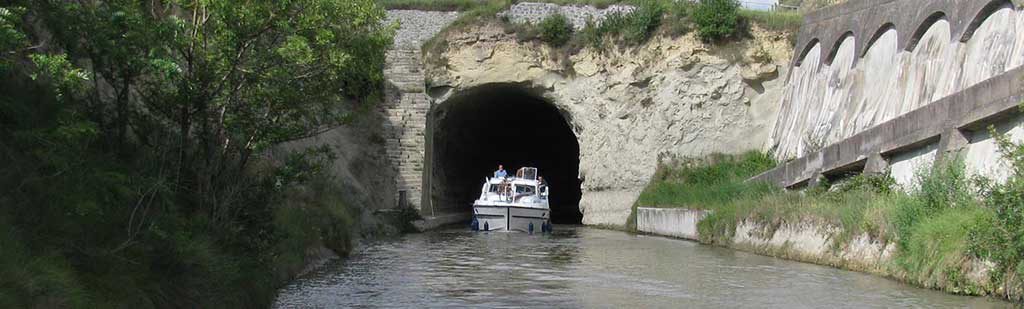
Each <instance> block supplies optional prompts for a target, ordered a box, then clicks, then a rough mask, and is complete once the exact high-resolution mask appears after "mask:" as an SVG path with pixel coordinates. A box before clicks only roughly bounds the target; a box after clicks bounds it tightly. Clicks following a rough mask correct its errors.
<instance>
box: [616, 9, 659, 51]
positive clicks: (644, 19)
mask: <svg viewBox="0 0 1024 309" xmlns="http://www.w3.org/2000/svg"><path fill="white" fill-rule="evenodd" d="M664 14H665V8H664V7H663V6H662V4H661V3H659V2H658V1H654V0H643V1H638V2H637V8H636V10H634V11H633V12H632V13H629V14H628V15H627V16H626V17H627V19H626V21H627V24H626V28H625V31H624V33H623V34H622V36H623V39H624V40H625V41H626V43H628V44H631V45H637V44H640V43H643V42H645V41H647V39H648V38H650V37H651V34H653V33H654V30H657V29H658V26H660V25H661V17H662V15H664Z"/></svg>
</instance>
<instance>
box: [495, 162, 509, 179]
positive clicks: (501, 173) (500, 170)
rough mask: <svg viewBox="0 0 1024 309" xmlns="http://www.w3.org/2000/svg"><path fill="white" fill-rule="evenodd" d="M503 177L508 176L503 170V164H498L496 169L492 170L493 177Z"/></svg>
mask: <svg viewBox="0 0 1024 309" xmlns="http://www.w3.org/2000/svg"><path fill="white" fill-rule="evenodd" d="M505 177H508V172H506V171H505V167H504V166H502V165H501V164H498V170H497V171H494V178H501V179H504V178H505Z"/></svg>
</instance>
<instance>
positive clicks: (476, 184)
mask: <svg viewBox="0 0 1024 309" xmlns="http://www.w3.org/2000/svg"><path fill="white" fill-rule="evenodd" d="M424 138H425V139H426V145H427V147H426V154H425V155H426V157H427V160H426V166H425V169H426V176H427V177H426V179H425V180H424V182H425V184H424V188H426V190H428V191H429V193H427V194H426V197H427V199H428V201H429V203H430V206H431V207H429V208H428V211H433V212H435V214H437V213H441V214H448V213H464V212H470V211H472V209H471V207H470V205H471V204H472V202H473V200H475V199H476V198H477V197H478V196H479V194H480V188H481V185H482V183H483V179H484V177H487V176H490V175H491V172H493V171H494V170H495V168H496V166H497V165H498V164H502V165H504V166H505V169H506V170H507V171H509V172H510V173H512V172H514V171H515V170H516V169H518V168H519V167H523V166H533V167H537V168H538V169H539V170H540V175H541V176H543V177H544V179H545V180H547V182H548V183H549V185H550V188H551V200H550V201H551V218H552V221H554V222H556V223H572V224H578V223H581V222H582V219H583V215H582V213H581V212H580V208H579V201H580V198H581V196H582V189H581V186H580V180H579V162H580V147H579V141H578V138H577V136H576V133H575V132H574V130H573V126H572V119H571V117H570V114H569V113H568V112H566V111H565V110H564V109H561V108H559V107H558V106H556V105H555V104H554V102H552V101H551V100H550V99H548V98H545V97H544V95H543V90H541V89H537V88H533V87H530V86H529V85H524V84H518V83H495V84H485V85H481V86H476V87H473V88H470V89H466V90H461V91H458V92H456V93H454V94H452V95H451V96H449V97H448V98H447V99H444V100H443V101H441V102H440V103H437V104H435V105H434V106H433V107H432V108H431V109H430V111H429V112H428V113H427V132H426V134H425V136H424Z"/></svg>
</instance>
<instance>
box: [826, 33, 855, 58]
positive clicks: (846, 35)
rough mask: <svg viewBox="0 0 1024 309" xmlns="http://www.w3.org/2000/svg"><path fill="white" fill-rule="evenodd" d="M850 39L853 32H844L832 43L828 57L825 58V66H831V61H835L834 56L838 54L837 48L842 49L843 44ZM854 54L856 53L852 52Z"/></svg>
mask: <svg viewBox="0 0 1024 309" xmlns="http://www.w3.org/2000/svg"><path fill="white" fill-rule="evenodd" d="M850 37H853V31H847V32H844V33H843V34H841V35H839V37H837V38H836V39H835V40H834V41H833V43H832V47H831V48H829V52H828V55H827V56H825V64H827V65H832V61H833V60H835V59H836V54H838V53H839V48H840V47H842V45H843V42H844V41H846V39H847V38H850ZM854 53H856V51H854Z"/></svg>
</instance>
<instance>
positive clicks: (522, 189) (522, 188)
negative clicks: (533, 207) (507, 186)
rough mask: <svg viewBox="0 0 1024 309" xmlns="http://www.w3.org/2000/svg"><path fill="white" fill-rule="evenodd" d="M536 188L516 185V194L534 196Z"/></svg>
mask: <svg viewBox="0 0 1024 309" xmlns="http://www.w3.org/2000/svg"><path fill="white" fill-rule="evenodd" d="M534 188H535V187H534V186H527V185H516V194H525V195H529V194H534V192H536V189H534Z"/></svg>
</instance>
